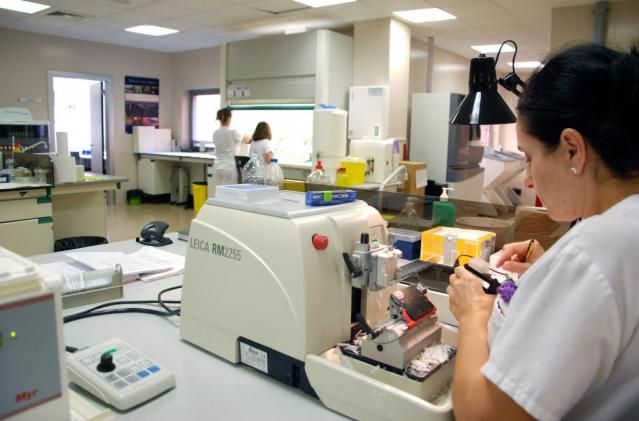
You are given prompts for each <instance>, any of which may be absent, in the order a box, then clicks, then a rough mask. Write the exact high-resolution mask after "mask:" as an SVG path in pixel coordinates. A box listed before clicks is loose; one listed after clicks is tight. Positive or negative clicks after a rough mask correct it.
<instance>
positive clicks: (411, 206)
mask: <svg viewBox="0 0 639 421" xmlns="http://www.w3.org/2000/svg"><path fill="white" fill-rule="evenodd" d="M416 202H417V198H416V197H412V196H409V197H407V198H406V205H405V206H404V209H402V211H401V212H400V213H399V215H397V218H396V221H397V223H396V225H398V226H401V227H402V228H406V229H410V230H415V229H418V228H419V214H418V213H417V209H415V203H416Z"/></svg>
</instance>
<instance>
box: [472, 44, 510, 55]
mask: <svg viewBox="0 0 639 421" xmlns="http://www.w3.org/2000/svg"><path fill="white" fill-rule="evenodd" d="M499 47H501V44H487V45H473V46H471V47H470V48H472V49H473V50H475V51H479V52H480V53H484V54H488V53H496V52H497V51H499ZM513 51H515V49H514V48H513V47H512V46H511V45H509V44H504V46H503V47H502V48H501V52H502V53H512V52H513Z"/></svg>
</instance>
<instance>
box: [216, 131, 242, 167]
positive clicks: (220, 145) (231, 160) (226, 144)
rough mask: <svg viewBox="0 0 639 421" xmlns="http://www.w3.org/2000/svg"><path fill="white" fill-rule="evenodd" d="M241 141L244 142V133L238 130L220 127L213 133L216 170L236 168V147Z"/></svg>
mask: <svg viewBox="0 0 639 421" xmlns="http://www.w3.org/2000/svg"><path fill="white" fill-rule="evenodd" d="M240 142H242V135H241V134H240V132H238V131H237V130H234V129H229V128H228V127H220V128H219V129H217V130H216V131H215V132H214V133H213V144H214V145H215V158H216V159H215V170H216V171H217V170H218V169H221V170H231V169H234V168H235V147H236V145H238V144H239V143H240Z"/></svg>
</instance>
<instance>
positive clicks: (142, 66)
mask: <svg viewBox="0 0 639 421" xmlns="http://www.w3.org/2000/svg"><path fill="white" fill-rule="evenodd" d="M0 40H2V41H1V42H0V56H2V57H3V59H2V60H0V75H2V78H3V80H2V83H0V106H1V107H24V106H25V105H28V108H29V109H31V112H32V113H33V118H34V119H36V120H49V119H50V118H52V116H50V115H49V109H48V108H49V107H48V103H49V101H48V79H47V72H48V71H49V70H56V71H65V72H73V73H89V74H97V75H105V76H111V77H112V78H113V86H112V103H113V110H112V111H113V112H112V115H111V121H110V122H108V124H109V130H110V133H111V138H110V140H109V142H110V149H109V153H110V157H111V168H109V172H110V173H111V174H115V175H120V176H124V177H127V178H128V179H129V182H127V183H123V185H122V188H121V189H120V190H119V191H118V192H117V193H116V199H117V202H118V203H123V202H124V199H125V195H126V190H128V189H133V188H136V187H137V164H136V161H135V156H134V155H133V147H132V139H131V135H128V134H126V133H125V131H124V119H125V116H124V77H125V76H143V77H152V78H158V79H159V80H160V127H162V128H171V129H172V135H173V137H175V138H176V139H178V140H180V141H181V142H182V146H183V147H187V146H188V141H189V132H188V127H189V126H188V112H189V107H188V93H187V91H188V90H190V89H205V88H217V87H219V80H220V75H219V74H220V69H219V59H220V58H219V56H220V48H219V47H213V48H206V49H201V50H194V51H188V52H184V53H177V54H168V53H160V52H154V51H149V50H142V49H136V48H128V47H120V46H115V45H110V44H101V43H96V42H87V41H79V40H74V39H69V38H60V37H53V36H45V35H40V34H33V33H28V32H20V31H13V30H7V29H0ZM19 97H36V98H42V100H43V101H42V103H41V104H21V103H19V102H18V98H19ZM211 118H215V116H211Z"/></svg>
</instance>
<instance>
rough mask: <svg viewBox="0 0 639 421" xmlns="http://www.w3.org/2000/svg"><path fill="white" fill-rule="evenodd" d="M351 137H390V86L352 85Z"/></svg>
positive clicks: (349, 115)
mask: <svg viewBox="0 0 639 421" xmlns="http://www.w3.org/2000/svg"><path fill="white" fill-rule="evenodd" d="M348 112H349V114H348V138H349V139H377V140H381V139H386V138H388V119H389V115H390V87H389V86H351V88H350V91H349V101H348Z"/></svg>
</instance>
